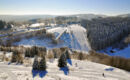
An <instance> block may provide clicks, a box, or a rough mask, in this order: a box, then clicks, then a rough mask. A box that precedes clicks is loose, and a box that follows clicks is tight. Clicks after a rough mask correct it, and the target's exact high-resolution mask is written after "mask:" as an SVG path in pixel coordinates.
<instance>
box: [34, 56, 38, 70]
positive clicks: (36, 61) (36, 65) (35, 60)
mask: <svg viewBox="0 0 130 80" xmlns="http://www.w3.org/2000/svg"><path fill="white" fill-rule="evenodd" d="M33 70H38V57H37V56H35V59H34V62H33Z"/></svg>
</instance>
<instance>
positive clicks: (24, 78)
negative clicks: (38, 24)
mask: <svg viewBox="0 0 130 80" xmlns="http://www.w3.org/2000/svg"><path fill="white" fill-rule="evenodd" d="M72 64H73V65H72V66H70V65H69V64H68V67H69V74H68V75H65V74H64V72H63V71H61V70H59V68H58V67H57V60H54V61H51V62H50V61H47V74H46V75H45V76H44V77H43V78H40V77H39V76H38V75H37V76H36V77H34V78H33V77H32V72H31V70H32V68H31V67H25V66H24V65H14V64H11V65H8V64H7V62H0V80H129V79H130V73H129V72H126V71H124V70H120V69H118V68H114V67H111V66H106V65H102V64H98V63H93V62H89V61H79V60H72ZM103 73H104V76H103Z"/></svg>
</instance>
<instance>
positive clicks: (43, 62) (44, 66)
mask: <svg viewBox="0 0 130 80" xmlns="http://www.w3.org/2000/svg"><path fill="white" fill-rule="evenodd" d="M39 70H46V60H45V56H42V59H41V61H40V64H39Z"/></svg>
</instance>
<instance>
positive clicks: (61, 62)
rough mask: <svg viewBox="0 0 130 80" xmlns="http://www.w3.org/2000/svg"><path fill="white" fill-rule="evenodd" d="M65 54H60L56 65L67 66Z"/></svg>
mask: <svg viewBox="0 0 130 80" xmlns="http://www.w3.org/2000/svg"><path fill="white" fill-rule="evenodd" d="M66 59H67V58H66V55H65V53H63V54H62V55H61V56H60V58H59V60H58V67H66V66H67V61H66Z"/></svg>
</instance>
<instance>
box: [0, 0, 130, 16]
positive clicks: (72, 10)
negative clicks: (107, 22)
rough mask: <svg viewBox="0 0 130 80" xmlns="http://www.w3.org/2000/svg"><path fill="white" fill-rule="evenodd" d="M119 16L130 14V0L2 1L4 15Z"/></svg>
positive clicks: (1, 9)
mask: <svg viewBox="0 0 130 80" xmlns="http://www.w3.org/2000/svg"><path fill="white" fill-rule="evenodd" d="M91 13H92V14H105V15H119V14H127V13H130V0H0V14H3V15H34V14H46V15H71V14H91Z"/></svg>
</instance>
